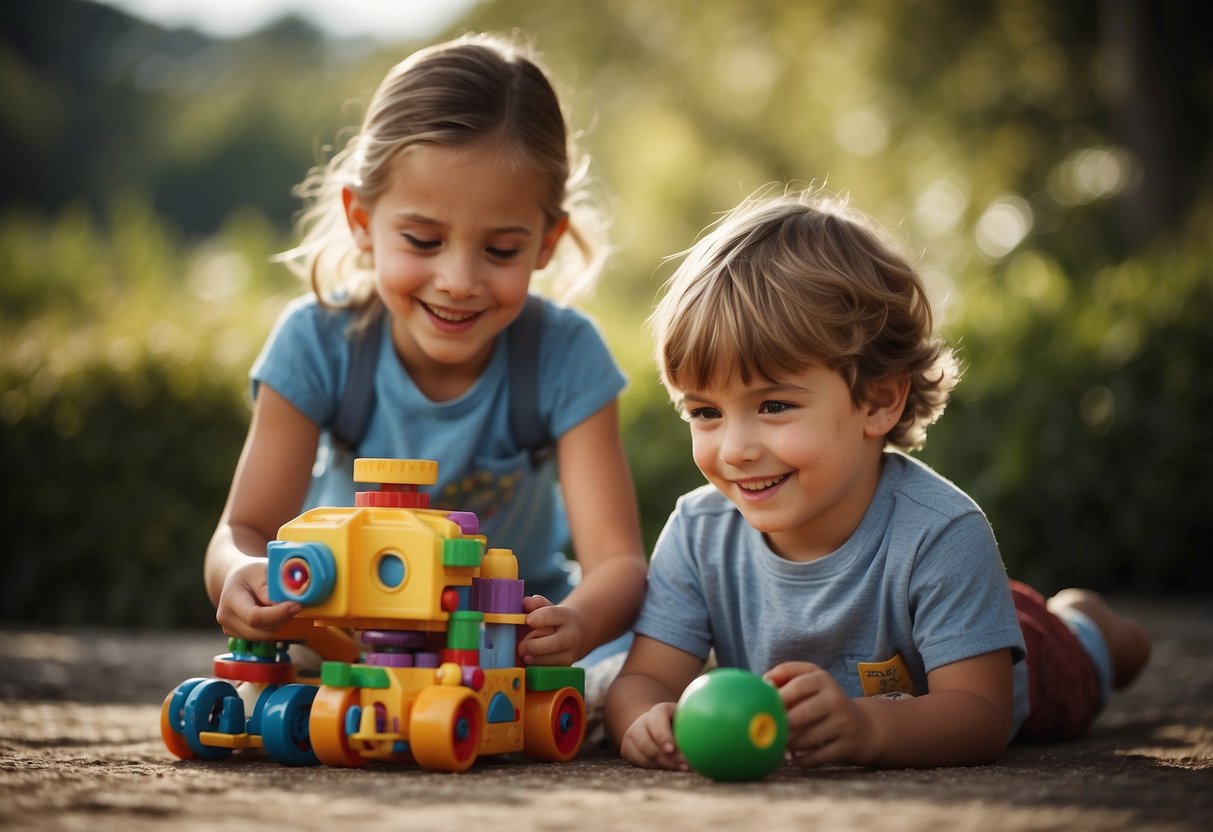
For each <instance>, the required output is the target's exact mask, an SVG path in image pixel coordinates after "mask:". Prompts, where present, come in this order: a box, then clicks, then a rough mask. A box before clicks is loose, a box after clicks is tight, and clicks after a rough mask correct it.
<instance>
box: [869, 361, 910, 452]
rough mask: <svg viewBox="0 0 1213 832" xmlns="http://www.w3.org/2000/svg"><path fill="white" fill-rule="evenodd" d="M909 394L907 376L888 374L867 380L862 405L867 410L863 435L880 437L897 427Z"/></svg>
mask: <svg viewBox="0 0 1213 832" xmlns="http://www.w3.org/2000/svg"><path fill="white" fill-rule="evenodd" d="M909 395H910V379H909V377H908V376H890V377H888V378H880V379H876V380H875V381H871V382H869V383H868V389H867V393H866V395H865V396H864V406H865V407H866V408H867V411H868V413H867V418H866V420H865V422H864V427H863V433H864V436H868V437H871V438H874V439H875V438H880V437H883V436H887V435H888V433H889V431H891V430H892V429H893V428H895V427H897V423H898V422H900V421H901V415H902V413H904V412H905V409H906V399H907V398H908V397H909Z"/></svg>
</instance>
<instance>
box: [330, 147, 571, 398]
mask: <svg viewBox="0 0 1213 832" xmlns="http://www.w3.org/2000/svg"><path fill="white" fill-rule="evenodd" d="M542 193H543V181H542V178H541V177H540V176H538V175H537V174H535V173H534V172H533V170H532V169H530V168H527V167H526V166H523V165H518V164H513V163H511V161H510V160H509V158H508V157H507V155H506V154H505V153H503V152H500V149H499V147H498V146H497V145H495V144H491V143H490V144H484V143H481V144H474V145H470V146H463V147H446V146H441V145H420V146H416V147H412V148H409V149H407V150H405V151H404V152H402V153H400V154H399V155H398V156H397V157H396V159H395V160H393V162H392V173H391V176H390V178H389V184H388V187H387V188H386V189H385V190H384V192H383V193H382V194H380V195H379V197H378V198H377V199H376V200H375V201H374V202H373V203H371V204H366V203H364V202H362V201H361V200H360V199H359V198H358V197H357V196H356V195H355V194H354V193H353V192H352V191H350V190H348V189H347V190H346V192H345V205H346V217H347V219H348V221H349V225H350V230H351V232H352V233H353V235H354V241H355V243H356V244H357V246H358V247H359V248H360V249H362V250H363V251H365V252H368V253H369V254H370V255H371V257H372V258H373V259H374V264H375V272H376V275H377V288H378V291H379V295H380V297H381V298H382V299H383V303H384V305H385V306H386V307H387V310H388V311H389V312H390V313H391V316H392V337H393V339H394V341H395V345H396V351H397V353H398V354H399V355H400V358H401V361H402V362H403V363H404V366H405V368H406V369H407V370H408V371H409V374H410V375H411V376H412V377H413V379H414V381H415V382H416V383H417V384H418V386H420V387H421V389H422V391H423V392H425V393H426V394H427V395H428V396H430V397H431V398H433V399H437V400H446V399H450V398H454V397H456V396H458V395H461V394H462V393H463V392H464V391H466V390H467V389H468V387H470V386H471V384H472V383H473V382H474V381H475V380H476V378H478V377H479V375H480V373H481V371H483V369H484V367H485V366H486V365H487V364H488V361H489V358H490V357H491V355H492V352H493V343H494V339H495V338H496V337H497V335H498V333H500V332H501V331H502V330H503V329H505V328H506V327H507V326H509V324H510V323H511V322H512V321H513V320H514V319H515V318H516V317H517V316H518V314H519V313H520V312H521V311H522V307H523V305H524V303H525V302H526V296H527V287H528V286H529V285H530V280H531V272H532V271H534V270H535V269H540V268H543V267H544V266H545V265H547V262H548V260H549V259H551V256H552V251H553V249H554V248H555V247H556V243H557V241H558V240H559V239H560V235H561V234H562V233H563V231H564V228H565V223H564V222H563V221H562V222H560V223H557V224H555V225H552V224H550V223H548V221H547V218H546V217H545V215H544V213H543V210H542V208H541V207H540V204H541V203H540V199H541V196H542Z"/></svg>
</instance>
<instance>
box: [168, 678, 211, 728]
mask: <svg viewBox="0 0 1213 832" xmlns="http://www.w3.org/2000/svg"><path fill="white" fill-rule="evenodd" d="M205 681H206V677H205V676H194V677H193V678H191V679H186V680H185V681H184V682H182V683H181V684H179V685H177V687H175V688H173V693H172V698H171V699H170V700H169V720H168V724H169V727H170V728H172V730H173V731H175V732H177V733H178V734H182V735H184V734H185V700H186V699H188V698H189V695H190V693H191V692H192V691H193V690H194V688H196V687H198V685H200V684H202V683H203V682H205Z"/></svg>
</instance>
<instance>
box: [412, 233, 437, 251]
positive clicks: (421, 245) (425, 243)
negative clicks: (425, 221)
mask: <svg viewBox="0 0 1213 832" xmlns="http://www.w3.org/2000/svg"><path fill="white" fill-rule="evenodd" d="M404 239H406V240H408V241H409V245H411V246H412V247H413V248H415V249H417V250H418V251H433V250H434V249H436V248H438V246H440V245H442V241H441V240H423V239H421V238H420V237H414V236H413V235H412V234H405V235H404Z"/></svg>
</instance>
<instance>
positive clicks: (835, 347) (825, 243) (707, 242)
mask: <svg viewBox="0 0 1213 832" xmlns="http://www.w3.org/2000/svg"><path fill="white" fill-rule="evenodd" d="M649 323H650V326H651V327H652V328H653V330H654V332H655V335H656V342H657V352H656V357H657V364H658V367H659V368H660V370H661V378H662V382H663V383H664V384H665V386H666V388H667V390H669V391H670V394H671V396H677V395H678V394H679V392H680V391H683V390H690V389H698V390H702V389H704V388H706V387H710V386H712V384H713V383H723V382H727V381H728V380H730V379H731V378H733V377H734V374H736V375H737V376H739V377H740V379H741V381H742V382H743V383H745V384H748V383H750V381H751V380H752V379H754V378H765V379H768V380H771V381H774V380H776V377H778V376H784V375H789V374H794V373H799V372H803V371H804V370H805V369H806V367H807V366H809V365H810V364H811V363H812V362H815V361H816V362H820V363H822V364H824V365H825V366H826V367H829V368H830V369H832V370H836V371H837V372H839V373H841V374H842V377H843V378H844V379H845V380H846V381H847V383H848V386H849V387H850V390H851V397H852V400H853V401H854V402H855V403H856V404H857V405H858V404H860V403H861V402H863V401H864V397H865V394H866V391H867V389H868V385H869V383H870V382H872V381H875V380H878V379H883V378H890V377H897V376H906V377H908V378H909V381H910V391H909V396H908V398H907V400H906V406H905V409H904V410H903V411H902V415H901V418H900V419H899V420H898V422H897V424H896V426H895V427H894V428H893V429H892V430H891V431H890V432H889V434H888V436H887V437H886V444H887V445H889V446H892V447H896V448H902V449H905V450H913V449H916V448H919V447H921V446H922V445H923V443H924V442H925V441H926V429H927V426H928V425H930V424H931V423H932V422H934V421H935V420H936V419H938V418H939V416H940V415H941V414H942V413H943V410H944V407H945V406H946V405H947V401H948V396H949V394H950V393H951V391H952V388H953V387H955V386H956V383H957V381H958V380H959V369H958V366H957V362H956V357H955V354H954V353H953V351H952V350H951V349H950V348H949V347H948V346H947V345H946V344H945V343H944V342H943V341H942V340H941V339H940V338H939V337H938V336H936V334H935V331H934V324H933V316H932V312H931V305H930V302H929V300H928V298H927V295H926V291H925V289H924V288H923V285H922V281H921V280H920V279H919V277H918V275H917V274H916V273H915V272H914V270H913V269H912V268H911V267H910V265H909V264H908V263H907V262H906V260H905V259H904V258H902V257H901V256H899V255H898V254H897V253H895V252H894V250H893V249H892V247H891V246H890V245H888V244H887V243H885V242H884V241H883V240H882V239H881V235H880V234H879V232H878V231H877V230H876V229H875V227H874V226H873V224H872V223H871V222H870V221H869V220H868V219H867V218H866V217H864V216H863V215H861V214H859V213H858V212H856V211H854V210H852V209H850V208H849V207H848V206H847V204H846V203H845V201H842V200H837V199H827V198H824V197H822V196H820V195H819V194H818V193H816V192H812V191H808V190H791V191H787V192H785V193H784V194H782V195H780V196H776V197H768V196H756V197H752V198H750V199H747V200H746V201H745V202H743V203H742V204H741V205H739V206H738V207H737V208H735V209H734V210H733V211H731V212H730V213H729V214H728V215H726V216H725V217H724V218H723V219H721V220H720V221H719V222H718V223H716V224H715V226H714V227H713V228H712V230H711V231H710V233H708V234H707V235H706V236H704V237H703V238H702V239H700V240H699V242H697V243H696V244H695V245H694V246H693V247H692V248H691V249H690V250H689V251H688V252H686V256H685V258H684V260H683V262H682V263H681V265H680V266H679V267H678V269H677V270H676V271H675V273H674V275H673V276H672V277H671V278H670V280H669V282H668V283H667V284H666V291H665V295H664V296H663V297H662V299H661V301H660V302H659V303H658V305H657V308H656V309H655V310H654V312H653V314H652V316H651V317H650V319H649Z"/></svg>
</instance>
